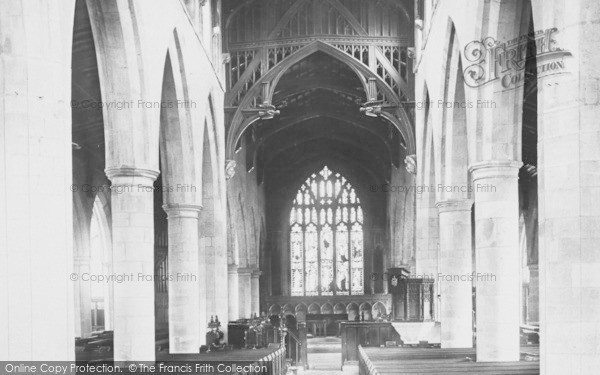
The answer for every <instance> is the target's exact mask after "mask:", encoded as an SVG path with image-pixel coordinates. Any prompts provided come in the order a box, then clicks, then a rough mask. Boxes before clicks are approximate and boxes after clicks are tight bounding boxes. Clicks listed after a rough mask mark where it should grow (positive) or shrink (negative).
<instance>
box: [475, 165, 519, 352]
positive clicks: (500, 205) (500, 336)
mask: <svg viewBox="0 0 600 375" xmlns="http://www.w3.org/2000/svg"><path fill="white" fill-rule="evenodd" d="M521 164H522V163H520V162H515V161H510V160H491V161H484V162H480V163H476V164H474V165H472V166H471V167H470V171H471V173H472V177H473V189H474V196H475V248H476V256H475V258H476V266H475V271H476V273H475V282H476V304H477V306H476V318H475V319H476V322H477V361H478V362H492V361H518V360H519V358H520V353H519V350H520V344H519V325H520V316H521V312H520V307H519V306H520V301H519V294H520V287H521V282H520V267H521V265H520V264H521V263H520V252H519V189H518V172H519V167H520V166H521Z"/></svg>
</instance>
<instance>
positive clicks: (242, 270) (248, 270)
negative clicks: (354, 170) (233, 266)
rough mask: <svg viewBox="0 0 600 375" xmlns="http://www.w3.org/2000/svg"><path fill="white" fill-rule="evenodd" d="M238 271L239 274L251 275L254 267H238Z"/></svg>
mask: <svg viewBox="0 0 600 375" xmlns="http://www.w3.org/2000/svg"><path fill="white" fill-rule="evenodd" d="M237 273H238V275H245V276H250V275H251V274H252V268H249V267H238V269H237Z"/></svg>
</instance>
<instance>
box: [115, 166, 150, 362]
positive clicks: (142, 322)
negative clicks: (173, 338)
mask: <svg viewBox="0 0 600 375" xmlns="http://www.w3.org/2000/svg"><path fill="white" fill-rule="evenodd" d="M106 175H107V176H108V178H109V179H110V180H111V182H112V187H111V191H112V192H111V204H112V225H113V232H112V235H113V270H114V272H115V274H117V275H126V276H127V279H126V280H124V282H122V283H115V284H114V303H115V306H114V360H115V362H118V361H129V360H135V361H154V356H155V349H154V282H153V281H151V280H149V279H148V277H153V275H154V193H153V191H154V190H153V182H154V180H155V179H156V177H157V176H158V172H157V171H154V170H148V169H139V168H131V167H121V168H109V169H107V170H106Z"/></svg>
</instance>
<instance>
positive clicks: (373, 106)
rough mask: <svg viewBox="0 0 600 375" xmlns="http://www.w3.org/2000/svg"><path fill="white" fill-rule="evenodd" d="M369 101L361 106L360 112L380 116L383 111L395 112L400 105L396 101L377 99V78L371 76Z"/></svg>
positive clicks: (370, 115)
mask: <svg viewBox="0 0 600 375" xmlns="http://www.w3.org/2000/svg"><path fill="white" fill-rule="evenodd" d="M367 91H368V92H367V98H368V100H367V102H366V103H363V105H362V107H360V112H361V113H364V114H365V115H366V116H369V117H379V116H381V115H382V114H383V112H389V113H390V114H391V113H393V112H394V111H395V110H396V108H397V107H398V106H397V105H396V104H394V103H390V102H386V101H385V100H377V80H376V79H375V78H369V82H368V86H367Z"/></svg>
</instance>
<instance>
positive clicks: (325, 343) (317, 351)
mask: <svg viewBox="0 0 600 375" xmlns="http://www.w3.org/2000/svg"><path fill="white" fill-rule="evenodd" d="M308 364H309V366H310V369H308V370H306V371H304V374H306V375H340V374H342V371H341V367H342V340H341V339H340V338H339V337H315V338H309V339H308Z"/></svg>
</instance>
